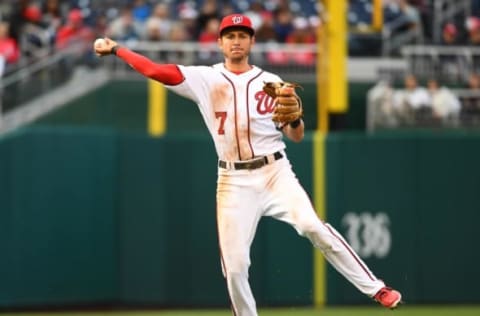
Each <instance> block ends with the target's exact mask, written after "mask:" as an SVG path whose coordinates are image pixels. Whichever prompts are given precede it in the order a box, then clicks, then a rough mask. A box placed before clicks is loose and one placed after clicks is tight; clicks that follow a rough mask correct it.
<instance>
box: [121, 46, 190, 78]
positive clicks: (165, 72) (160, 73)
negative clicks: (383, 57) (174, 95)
mask: <svg viewBox="0 0 480 316" xmlns="http://www.w3.org/2000/svg"><path fill="white" fill-rule="evenodd" d="M117 56H118V57H119V58H121V59H123V60H124V61H125V62H126V63H127V64H129V65H130V66H131V67H132V68H133V69H135V70H136V71H138V72H139V73H141V74H142V75H144V76H145V77H148V78H151V79H154V80H156V81H159V82H161V83H163V84H166V85H169V86H175V85H178V84H180V83H182V82H183V80H184V79H185V78H184V77H183V74H182V72H181V71H180V69H179V68H178V66H177V65H174V64H157V63H154V62H153V61H151V60H150V59H148V58H147V57H145V56H142V55H140V54H137V53H135V52H133V51H131V50H129V49H127V48H125V47H120V48H119V49H118V50H117Z"/></svg>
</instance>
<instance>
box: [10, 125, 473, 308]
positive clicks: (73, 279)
mask: <svg viewBox="0 0 480 316" xmlns="http://www.w3.org/2000/svg"><path fill="white" fill-rule="evenodd" d="M313 139H314V138H313V137H312V135H311V134H310V133H308V134H307V137H306V140H305V141H304V142H303V143H301V144H293V143H289V157H290V159H291V160H292V162H293V164H294V169H295V171H296V172H297V174H298V176H299V178H300V180H301V182H302V183H303V184H304V186H305V188H306V190H307V192H308V193H309V194H310V195H311V194H312V192H314V190H313V180H314V179H313V174H314V173H313V172H312V165H313V160H314V159H315V157H314V156H313V150H312V147H313V146H312V145H313V143H312V142H313ZM317 139H321V138H317ZM325 146H326V157H325V158H326V168H325V174H326V177H327V181H326V186H325V190H326V197H327V219H328V221H329V222H330V223H331V224H333V225H334V226H335V227H336V228H337V229H338V231H339V232H341V233H342V234H343V235H344V236H345V238H346V239H347V240H348V241H349V243H350V244H351V245H352V247H353V248H355V250H356V251H357V252H358V253H359V254H360V255H361V256H362V258H364V260H365V261H366V262H367V264H368V265H369V266H370V267H371V269H372V270H373V271H374V272H375V273H376V274H377V276H378V277H380V278H382V279H384V280H385V281H387V282H388V283H389V284H391V285H392V286H395V287H397V288H399V289H400V290H401V291H402V292H403V294H404V297H405V301H406V302H409V303H412V304H413V303H478V302H480V292H478V291H477V290H476V285H477V284H478V282H479V281H480V272H479V270H478V269H477V267H478V262H479V261H480V260H479V259H480V258H479V255H478V253H477V251H476V249H477V248H478V247H477V240H478V238H477V233H476V231H477V230H476V226H477V223H478V222H479V220H480V215H479V214H480V212H479V211H480V202H479V201H480V200H479V199H478V193H477V192H478V188H479V187H480V169H479V168H478V167H477V165H478V161H480V135H478V134H471V133H454V134H452V133H439V132H435V133H433V132H431V133H428V132H425V133H415V134H413V133H404V134H382V135H379V134H377V135H364V134H362V133H350V134H349V133H344V134H331V135H329V136H328V137H327V138H326V143H325ZM215 185H216V156H215V153H214V147H213V143H212V142H211V140H210V139H209V137H208V136H207V135H203V134H192V135H174V134H173V135H171V134H169V135H167V136H165V137H163V138H150V137H148V136H146V135H145V134H144V133H125V132H119V131H118V130H116V129H94V128H72V127H71V128H59V127H35V128H28V129H23V130H19V131H16V132H14V133H12V134H9V135H8V136H4V137H3V138H1V139H0V281H1V282H0V307H1V308H11V307H35V306H46V305H48V306H51V305H60V306H65V305H75V306H78V305H79V304H85V305H97V306H98V305H103V304H108V305H113V306H124V305H139V306H183V307H185V306H223V307H226V306H228V297H227V293H226V287H225V284H224V282H223V278H222V275H221V269H220V261H219V258H218V246H217V245H218V242H217V236H216V223H215ZM312 200H313V198H312ZM251 255H252V263H253V265H252V267H251V275H250V278H251V283H252V288H253V291H254V293H255V295H256V297H257V300H258V304H259V305H260V306H285V305H287V306H291V305H310V304H312V302H313V291H314V284H313V273H314V263H313V252H312V249H311V247H310V244H309V243H308V242H307V240H305V239H303V238H300V237H298V236H297V234H296V233H295V231H294V230H293V229H292V228H290V227H288V226H287V225H285V224H283V223H277V222H274V221H272V220H267V219H266V220H264V221H262V222H261V225H260V227H259V231H258V235H257V236H256V239H255V241H254V245H253V248H252V253H251ZM324 277H325V278H326V283H327V291H326V293H324V295H325V296H326V299H327V303H328V304H363V303H369V302H370V300H369V299H368V298H366V297H364V296H363V295H361V294H359V293H358V292H357V291H356V290H355V289H354V288H353V286H352V285H350V284H349V283H348V282H347V281H346V280H345V279H343V278H342V277H340V276H339V275H338V273H337V272H336V271H333V270H332V269H331V268H329V269H328V270H327V274H326V275H325V276H324Z"/></svg>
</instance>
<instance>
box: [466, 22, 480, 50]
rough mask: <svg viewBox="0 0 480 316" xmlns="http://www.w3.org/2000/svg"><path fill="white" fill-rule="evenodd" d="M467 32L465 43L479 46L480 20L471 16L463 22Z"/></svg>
mask: <svg viewBox="0 0 480 316" xmlns="http://www.w3.org/2000/svg"><path fill="white" fill-rule="evenodd" d="M465 27H466V29H467V32H468V39H467V43H468V44H469V45H480V18H478V17H475V16H471V17H469V18H468V19H467V20H466V22H465Z"/></svg>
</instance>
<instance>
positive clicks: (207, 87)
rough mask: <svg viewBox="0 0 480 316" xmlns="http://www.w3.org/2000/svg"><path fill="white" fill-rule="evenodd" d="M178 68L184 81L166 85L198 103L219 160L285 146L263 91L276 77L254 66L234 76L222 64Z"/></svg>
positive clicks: (267, 152) (268, 152)
mask: <svg viewBox="0 0 480 316" xmlns="http://www.w3.org/2000/svg"><path fill="white" fill-rule="evenodd" d="M179 68H180V71H181V72H182V73H183V75H184V77H185V81H184V82H182V83H181V84H179V85H176V86H166V87H167V88H168V89H171V90H172V91H174V92H176V93H178V94H180V95H182V96H184V97H186V98H188V99H191V100H193V101H194V102H196V103H197V104H198V106H199V108H200V112H201V114H202V116H203V119H204V121H205V123H206V125H207V127H208V130H209V131H210V133H211V135H212V137H213V140H214V142H215V148H216V151H217V154H218V157H219V159H221V160H225V161H238V160H249V159H252V158H254V157H257V156H264V155H267V154H271V153H274V152H276V151H279V150H283V149H284V148H285V144H284V142H283V140H282V132H281V131H279V130H277V129H276V128H275V125H274V123H273V122H272V112H273V107H274V100H273V98H271V97H269V96H268V95H267V94H266V93H265V92H263V90H262V87H263V83H264V82H268V81H281V79H280V78H279V77H278V76H276V75H274V74H272V73H269V72H266V71H264V70H262V69H260V68H257V67H255V66H253V67H252V69H250V70H249V71H247V72H244V73H242V74H239V75H237V74H234V73H232V72H230V71H228V70H227V69H225V67H224V65H223V64H222V63H219V64H216V65H213V66H211V67H209V66H179Z"/></svg>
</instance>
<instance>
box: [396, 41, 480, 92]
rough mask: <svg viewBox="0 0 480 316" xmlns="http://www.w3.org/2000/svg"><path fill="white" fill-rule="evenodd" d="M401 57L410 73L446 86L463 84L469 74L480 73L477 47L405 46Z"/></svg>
mask: <svg viewBox="0 0 480 316" xmlns="http://www.w3.org/2000/svg"><path fill="white" fill-rule="evenodd" d="M402 55H403V56H404V58H405V59H406V61H407V64H408V67H409V71H410V72H411V73H413V74H415V75H417V76H418V77H420V78H428V77H434V78H437V79H439V80H441V81H443V82H444V83H446V84H457V85H458V84H459V83H465V82H466V81H467V79H468V77H469V75H470V74H471V73H473V72H479V71H480V47H478V46H439V45H418V46H405V47H403V48H402Z"/></svg>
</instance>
